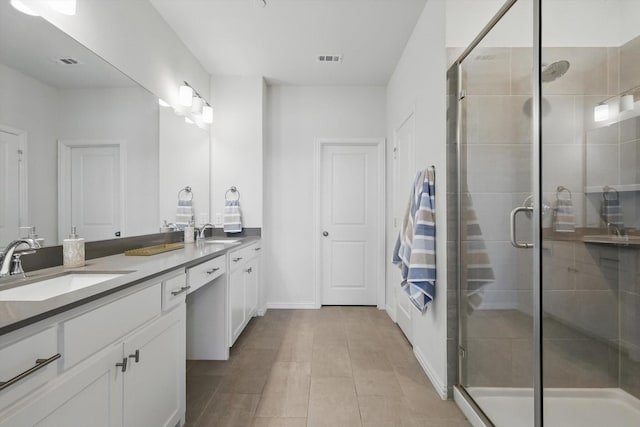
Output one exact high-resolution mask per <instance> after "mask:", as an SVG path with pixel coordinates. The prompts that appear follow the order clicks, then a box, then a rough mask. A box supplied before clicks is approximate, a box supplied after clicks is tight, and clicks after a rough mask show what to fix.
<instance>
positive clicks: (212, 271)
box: [207, 267, 220, 274]
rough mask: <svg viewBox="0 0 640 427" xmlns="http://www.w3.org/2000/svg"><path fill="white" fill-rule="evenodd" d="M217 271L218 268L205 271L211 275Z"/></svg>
mask: <svg viewBox="0 0 640 427" xmlns="http://www.w3.org/2000/svg"><path fill="white" fill-rule="evenodd" d="M218 270H220V267H215V268H212V269H210V270H207V274H213V273H215V272H216V271H218Z"/></svg>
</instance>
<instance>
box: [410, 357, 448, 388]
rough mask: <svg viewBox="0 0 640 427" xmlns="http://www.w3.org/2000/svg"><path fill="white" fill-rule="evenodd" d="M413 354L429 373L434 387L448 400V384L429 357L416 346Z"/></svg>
mask: <svg viewBox="0 0 640 427" xmlns="http://www.w3.org/2000/svg"><path fill="white" fill-rule="evenodd" d="M413 354H414V355H415V356H416V359H418V363H420V366H422V370H423V371H424V372H425V374H427V377H429V381H431V384H433V387H434V388H435V389H436V393H438V394H439V395H440V398H441V399H442V400H447V397H448V393H447V385H446V384H445V383H444V382H443V381H442V379H441V378H439V377H438V375H437V374H436V373H435V371H434V370H433V368H432V367H431V365H430V364H429V362H427V359H426V358H425V357H424V354H422V351H420V349H419V348H418V347H415V346H414V347H413Z"/></svg>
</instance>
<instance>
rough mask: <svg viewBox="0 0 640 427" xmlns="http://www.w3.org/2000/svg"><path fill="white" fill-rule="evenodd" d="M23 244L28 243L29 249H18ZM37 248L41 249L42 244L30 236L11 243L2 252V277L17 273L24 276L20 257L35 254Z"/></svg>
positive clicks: (0, 267) (0, 263) (0, 266)
mask: <svg viewBox="0 0 640 427" xmlns="http://www.w3.org/2000/svg"><path fill="white" fill-rule="evenodd" d="M21 245H27V246H29V249H28V250H22V251H18V250H17V249H18V247H19V246H21ZM36 249H40V244H39V243H38V242H36V241H35V240H34V239H30V238H22V239H18V240H14V241H13V242H11V243H9V244H8V245H7V247H6V248H4V251H2V252H0V278H1V277H7V276H13V275H17V274H19V275H22V276H24V270H23V269H22V261H21V260H20V257H21V256H22V255H30V254H35V253H36Z"/></svg>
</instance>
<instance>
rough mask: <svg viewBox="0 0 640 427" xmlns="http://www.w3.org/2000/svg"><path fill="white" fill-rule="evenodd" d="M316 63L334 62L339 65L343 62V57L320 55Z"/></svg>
mask: <svg viewBox="0 0 640 427" xmlns="http://www.w3.org/2000/svg"><path fill="white" fill-rule="evenodd" d="M316 62H333V63H336V64H339V63H341V62H342V55H318V56H316Z"/></svg>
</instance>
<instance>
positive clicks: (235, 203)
mask: <svg viewBox="0 0 640 427" xmlns="http://www.w3.org/2000/svg"><path fill="white" fill-rule="evenodd" d="M241 231H242V213H241V212H240V201H239V200H227V201H226V202H225V204H224V232H225V233H240V232H241Z"/></svg>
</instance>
